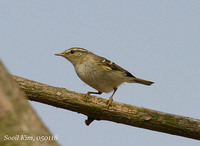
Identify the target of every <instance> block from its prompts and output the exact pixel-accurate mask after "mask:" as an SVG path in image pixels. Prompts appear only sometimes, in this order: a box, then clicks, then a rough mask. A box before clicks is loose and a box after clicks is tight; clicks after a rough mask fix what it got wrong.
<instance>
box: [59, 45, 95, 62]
mask: <svg viewBox="0 0 200 146" xmlns="http://www.w3.org/2000/svg"><path fill="white" fill-rule="evenodd" d="M88 54H91V52H90V51H88V50H86V49H83V48H76V47H74V48H70V49H67V50H65V51H64V52H63V53H59V54H55V55H57V56H62V57H64V58H66V59H67V60H69V61H70V62H71V63H72V64H73V65H76V64H77V63H79V64H80V63H81V62H83V61H84V60H85V59H87V57H86V56H87V55H88Z"/></svg>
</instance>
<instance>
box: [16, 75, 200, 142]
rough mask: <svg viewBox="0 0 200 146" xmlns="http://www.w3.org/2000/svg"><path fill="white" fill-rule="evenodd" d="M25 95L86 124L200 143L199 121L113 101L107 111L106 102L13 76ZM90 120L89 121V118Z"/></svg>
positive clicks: (94, 97)
mask: <svg viewBox="0 0 200 146" xmlns="http://www.w3.org/2000/svg"><path fill="white" fill-rule="evenodd" d="M13 77H14V79H15V80H16V81H17V82H18V83H19V85H20V86H21V88H22V89H23V90H24V91H25V93H26V94H27V96H28V98H29V100H33V101H37V102H41V103H45V104H49V105H52V106H55V107H59V108H64V109H68V110H71V111H74V112H78V113H82V114H84V115H86V116H88V117H89V118H88V120H86V124H88V125H89V124H90V123H91V122H92V121H93V120H94V119H97V120H108V121H113V122H116V123H122V124H126V125H130V126H136V127H141V128H146V129H150V130H154V131H159V132H164V133H169V134H174V135H179V136H184V137H188V138H193V139H197V140H200V120H199V119H193V118H189V117H184V116H178V115H173V114H168V113H163V112H159V111H154V110H150V109H146V108H141V107H136V106H132V105H128V104H123V103H118V102H113V105H112V106H111V107H110V108H109V109H108V108H107V105H106V101H107V100H106V99H102V98H99V97H96V96H91V97H90V98H89V99H87V100H86V99H85V94H81V93H76V92H72V91H69V90H67V89H64V88H58V87H53V86H49V85H45V84H42V83H38V82H35V81H31V80H27V79H24V78H21V77H17V76H13ZM90 117H92V118H90Z"/></svg>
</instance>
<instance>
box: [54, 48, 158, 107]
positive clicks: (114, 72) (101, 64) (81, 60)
mask: <svg viewBox="0 0 200 146" xmlns="http://www.w3.org/2000/svg"><path fill="white" fill-rule="evenodd" d="M55 55H57V56H62V57H64V58H66V59H67V60H68V61H70V62H71V63H72V65H73V66H74V69H75V71H76V74H77V75H78V77H79V78H80V79H81V80H82V81H83V82H85V83H86V84H87V85H89V86H91V87H92V88H94V89H96V90H97V91H98V92H91V91H88V92H87V94H86V98H88V97H89V96H90V95H91V94H99V95H100V94H102V93H109V92H112V91H113V93H112V95H111V96H110V98H109V99H108V100H107V105H108V107H109V106H111V105H112V101H113V96H114V94H115V93H116V91H117V89H118V87H119V86H120V85H121V84H122V83H124V82H127V83H139V84H143V85H147V86H150V85H152V84H153V83H154V82H152V81H148V80H144V79H140V78H137V77H135V76H133V75H132V74H131V73H130V72H128V71H127V70H125V69H123V68H122V67H120V66H119V65H117V64H115V63H114V62H112V61H110V60H108V59H106V58H104V57H101V56H98V55H96V54H94V53H92V52H90V51H88V50H86V49H84V48H79V47H73V48H70V49H67V50H65V51H64V52H63V53H59V54H55Z"/></svg>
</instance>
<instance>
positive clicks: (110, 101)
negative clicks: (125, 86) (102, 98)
mask: <svg viewBox="0 0 200 146" xmlns="http://www.w3.org/2000/svg"><path fill="white" fill-rule="evenodd" d="M116 91H117V88H114V92H113V94H112V95H111V96H110V98H109V99H108V101H107V104H108V107H109V106H111V105H112V101H113V96H114V94H115V92H116Z"/></svg>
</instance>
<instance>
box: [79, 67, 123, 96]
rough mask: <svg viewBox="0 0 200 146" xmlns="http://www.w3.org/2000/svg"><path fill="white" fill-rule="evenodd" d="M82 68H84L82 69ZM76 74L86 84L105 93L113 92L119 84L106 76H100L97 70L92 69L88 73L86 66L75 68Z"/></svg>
mask: <svg viewBox="0 0 200 146" xmlns="http://www.w3.org/2000/svg"><path fill="white" fill-rule="evenodd" d="M83 67H85V68H84V69H83ZM76 73H77V75H78V76H79V78H80V79H81V80H82V81H84V82H85V83H86V84H88V85H89V86H91V87H92V88H94V89H96V90H98V91H101V92H105V93H108V92H111V91H113V90H114V88H117V87H118V86H119V85H120V84H121V82H120V83H119V82H117V81H115V80H114V79H112V78H111V77H109V76H108V75H107V74H102V72H100V71H99V70H95V69H93V70H92V71H89V69H87V66H79V67H78V68H76Z"/></svg>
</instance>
